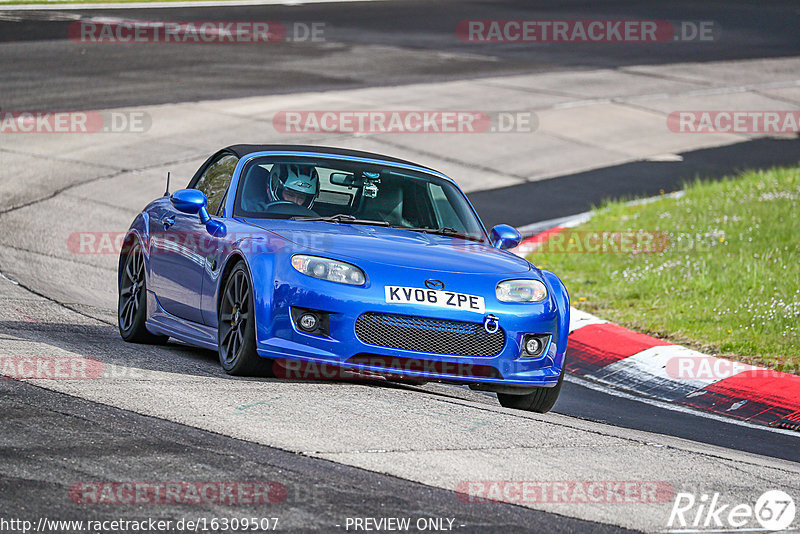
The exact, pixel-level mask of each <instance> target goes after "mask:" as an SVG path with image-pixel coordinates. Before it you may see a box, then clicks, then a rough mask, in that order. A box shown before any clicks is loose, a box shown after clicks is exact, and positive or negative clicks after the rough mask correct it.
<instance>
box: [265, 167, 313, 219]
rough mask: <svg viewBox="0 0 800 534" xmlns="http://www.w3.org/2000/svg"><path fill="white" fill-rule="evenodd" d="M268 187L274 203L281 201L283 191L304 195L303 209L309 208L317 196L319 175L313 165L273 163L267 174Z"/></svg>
mask: <svg viewBox="0 0 800 534" xmlns="http://www.w3.org/2000/svg"><path fill="white" fill-rule="evenodd" d="M269 187H270V193H271V195H272V199H273V200H274V201H280V200H283V191H284V189H289V190H291V191H294V192H296V193H305V195H306V199H305V201H304V202H303V204H302V205H303V207H304V208H311V206H313V205H314V201H315V200H316V199H317V195H319V174H317V168H316V167H315V166H314V165H307V164H302V163H275V164H274V165H272V169H271V170H270V172H269Z"/></svg>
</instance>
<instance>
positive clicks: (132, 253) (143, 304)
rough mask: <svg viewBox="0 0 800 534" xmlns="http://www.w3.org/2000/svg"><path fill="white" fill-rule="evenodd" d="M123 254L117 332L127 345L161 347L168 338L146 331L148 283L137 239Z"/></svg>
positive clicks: (142, 255)
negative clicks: (140, 344) (139, 344)
mask: <svg viewBox="0 0 800 534" xmlns="http://www.w3.org/2000/svg"><path fill="white" fill-rule="evenodd" d="M126 248H127V250H124V251H123V257H122V261H121V262H120V283H119V300H118V302H117V324H118V326H119V333H120V335H121V336H122V339H123V340H124V341H127V342H128V343H148V344H151V345H163V344H164V343H166V342H167V339H169V338H168V337H167V336H158V335H155V334H151V333H150V332H148V331H147V327H146V326H145V321H147V281H146V279H145V273H144V253H143V252H142V245H141V243H139V241H138V240H136V241H134V242H133V244H129V245H128V246H127V247H126Z"/></svg>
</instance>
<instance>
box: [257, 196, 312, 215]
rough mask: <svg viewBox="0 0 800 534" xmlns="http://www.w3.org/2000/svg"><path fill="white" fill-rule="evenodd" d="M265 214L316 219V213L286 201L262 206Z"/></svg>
mask: <svg viewBox="0 0 800 534" xmlns="http://www.w3.org/2000/svg"><path fill="white" fill-rule="evenodd" d="M264 212H265V213H279V214H281V215H290V216H297V217H316V216H317V213H316V212H315V211H313V210H310V209H308V208H306V207H303V206H300V205H298V204H295V203H294V202H289V201H288V200H276V201H274V202H270V203H268V204H267V205H266V206H264Z"/></svg>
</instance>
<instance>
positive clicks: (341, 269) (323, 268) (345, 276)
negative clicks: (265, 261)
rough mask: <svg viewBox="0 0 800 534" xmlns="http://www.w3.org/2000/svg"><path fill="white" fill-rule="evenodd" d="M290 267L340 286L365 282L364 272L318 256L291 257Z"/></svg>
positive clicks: (358, 284) (347, 264) (353, 266)
mask: <svg viewBox="0 0 800 534" xmlns="http://www.w3.org/2000/svg"><path fill="white" fill-rule="evenodd" d="M292 267H294V268H295V269H297V270H298V271H300V272H301V273H303V274H307V275H308V276H313V277H314V278H319V279H320V280H328V281H329V282H339V283H340V284H350V285H353V286H360V285H363V284H364V282H366V280H367V277H366V276H364V271H362V270H361V269H359V268H358V267H356V266H355V265H350V264H349V263H345V262H343V261H336V260H331V259H328V258H320V257H319V256H304V255H302V254H301V255H297V256H292Z"/></svg>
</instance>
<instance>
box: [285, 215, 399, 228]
mask: <svg viewBox="0 0 800 534" xmlns="http://www.w3.org/2000/svg"><path fill="white" fill-rule="evenodd" d="M292 220H293V221H323V222H334V223H344V224H369V225H372V226H389V223H388V222H386V221H371V220H369V219H358V218H356V217H353V216H352V215H345V214H344V213H338V214H336V215H331V216H330V217H292Z"/></svg>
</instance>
